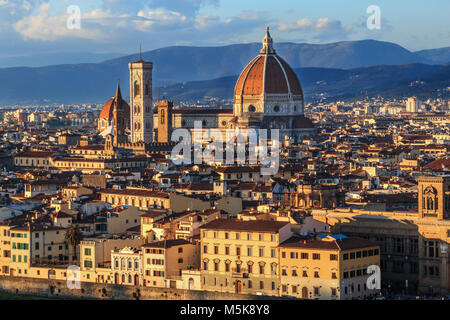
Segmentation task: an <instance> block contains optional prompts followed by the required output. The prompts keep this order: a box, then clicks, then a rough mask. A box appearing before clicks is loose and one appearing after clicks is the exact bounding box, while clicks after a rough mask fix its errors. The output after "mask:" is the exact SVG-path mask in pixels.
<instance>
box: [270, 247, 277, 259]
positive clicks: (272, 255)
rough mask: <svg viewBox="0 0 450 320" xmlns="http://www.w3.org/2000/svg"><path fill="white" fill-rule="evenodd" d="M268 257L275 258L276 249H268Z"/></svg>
mask: <svg viewBox="0 0 450 320" xmlns="http://www.w3.org/2000/svg"><path fill="white" fill-rule="evenodd" d="M270 256H271V257H272V258H276V256H277V250H276V249H270Z"/></svg>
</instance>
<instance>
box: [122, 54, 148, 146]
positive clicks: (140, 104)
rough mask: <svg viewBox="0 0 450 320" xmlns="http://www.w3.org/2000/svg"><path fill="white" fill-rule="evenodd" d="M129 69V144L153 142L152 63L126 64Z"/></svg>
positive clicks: (141, 61)
mask: <svg viewBox="0 0 450 320" xmlns="http://www.w3.org/2000/svg"><path fill="white" fill-rule="evenodd" d="M128 67H129V69H130V109H131V110H130V114H131V117H130V118H131V123H130V128H131V142H133V143H135V142H146V143H148V142H152V141H153V97H152V72H153V63H151V62H146V61H143V60H142V57H141V59H140V60H139V61H137V62H131V63H129V64H128Z"/></svg>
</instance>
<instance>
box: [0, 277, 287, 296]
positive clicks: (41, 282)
mask: <svg viewBox="0 0 450 320" xmlns="http://www.w3.org/2000/svg"><path fill="white" fill-rule="evenodd" d="M0 291H8V292H12V293H19V294H33V295H42V296H46V297H55V298H57V297H59V298H65V297H66V298H73V297H83V298H93V299H122V300H130V299H131V300H274V299H281V298H278V297H269V296H256V295H244V294H233V293H221V292H208V291H195V290H180V289H166V288H150V287H135V286H121V285H114V284H100V283H88V282H81V288H80V289H69V288H68V287H67V283H66V281H60V280H46V279H30V278H21V277H9V276H0Z"/></svg>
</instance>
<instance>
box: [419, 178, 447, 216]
mask: <svg viewBox="0 0 450 320" xmlns="http://www.w3.org/2000/svg"><path fill="white" fill-rule="evenodd" d="M417 182H418V184H419V186H418V189H419V194H418V198H419V199H418V200H419V201H418V212H419V217H420V218H429V219H437V220H442V219H448V218H450V176H435V177H427V176H422V177H419V178H417Z"/></svg>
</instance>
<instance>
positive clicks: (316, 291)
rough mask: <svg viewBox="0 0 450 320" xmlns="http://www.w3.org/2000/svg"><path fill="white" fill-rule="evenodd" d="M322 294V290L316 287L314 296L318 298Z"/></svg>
mask: <svg viewBox="0 0 450 320" xmlns="http://www.w3.org/2000/svg"><path fill="white" fill-rule="evenodd" d="M319 294H320V288H319V287H314V295H316V296H318V295H319Z"/></svg>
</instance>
